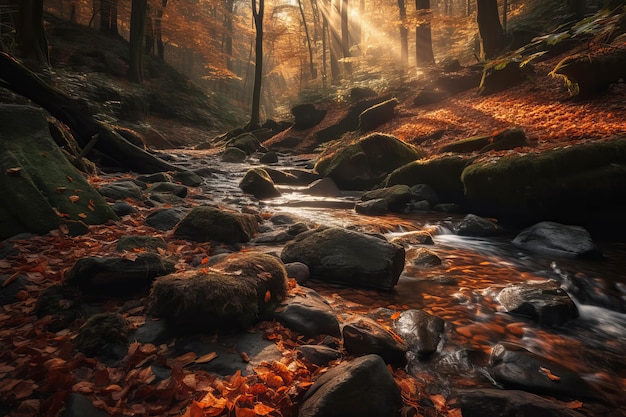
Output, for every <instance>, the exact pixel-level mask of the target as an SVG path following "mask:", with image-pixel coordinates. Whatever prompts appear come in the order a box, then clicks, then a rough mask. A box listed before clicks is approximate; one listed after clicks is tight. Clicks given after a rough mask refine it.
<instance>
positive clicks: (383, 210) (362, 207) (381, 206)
mask: <svg viewBox="0 0 626 417" xmlns="http://www.w3.org/2000/svg"><path fill="white" fill-rule="evenodd" d="M354 211H356V212H357V213H359V214H363V215H365V216H384V215H385V214H387V213H388V212H389V205H388V202H387V200H385V199H384V198H375V199H372V200H367V201H360V202H358V203H356V204H355V205H354Z"/></svg>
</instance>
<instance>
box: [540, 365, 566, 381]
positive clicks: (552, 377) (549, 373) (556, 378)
mask: <svg viewBox="0 0 626 417" xmlns="http://www.w3.org/2000/svg"><path fill="white" fill-rule="evenodd" d="M539 370H540V371H541V372H543V373H544V374H545V376H547V377H548V378H549V379H550V380H551V381H560V380H561V377H560V376H558V375H554V374H553V373H552V371H550V370H549V369H548V368H544V367H541V368H539Z"/></svg>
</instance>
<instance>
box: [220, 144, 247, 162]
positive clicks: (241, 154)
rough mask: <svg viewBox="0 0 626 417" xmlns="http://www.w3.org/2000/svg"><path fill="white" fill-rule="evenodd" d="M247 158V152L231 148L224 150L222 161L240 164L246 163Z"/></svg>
mask: <svg viewBox="0 0 626 417" xmlns="http://www.w3.org/2000/svg"><path fill="white" fill-rule="evenodd" d="M247 156H248V154H246V152H245V151H242V150H241V149H239V148H235V147H230V148H226V149H224V152H223V153H222V156H221V158H220V160H221V161H222V162H232V163H239V162H243V161H245V160H246V157H247Z"/></svg>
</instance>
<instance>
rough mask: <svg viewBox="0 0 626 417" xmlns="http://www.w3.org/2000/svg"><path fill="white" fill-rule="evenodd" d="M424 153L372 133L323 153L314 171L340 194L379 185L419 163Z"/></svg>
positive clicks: (386, 136)
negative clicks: (329, 180) (397, 171)
mask: <svg viewBox="0 0 626 417" xmlns="http://www.w3.org/2000/svg"><path fill="white" fill-rule="evenodd" d="M422 156H423V152H422V151H420V150H418V149H417V148H415V147H414V146H412V145H409V144H407V143H405V142H403V141H401V140H400V139H398V138H396V137H394V136H391V135H386V134H382V133H372V134H370V135H367V136H365V137H363V138H361V139H359V140H358V141H357V142H355V143H352V144H348V145H344V146H343V147H341V148H340V149H339V150H336V149H335V148H333V149H331V150H329V151H327V152H324V153H323V154H322V155H321V156H320V157H319V159H318V160H317V162H316V164H315V170H316V171H317V172H319V173H320V174H321V175H323V176H328V177H331V178H332V179H333V180H334V181H335V183H336V184H337V186H338V187H339V188H341V189H343V190H363V189H367V188H371V187H373V186H374V185H376V184H379V183H380V182H381V181H382V180H383V179H384V178H385V177H386V176H387V174H389V173H390V172H391V171H393V170H394V169H396V168H398V167H400V166H402V165H404V164H406V163H409V162H411V161H414V160H416V159H419V158H420V157H422Z"/></svg>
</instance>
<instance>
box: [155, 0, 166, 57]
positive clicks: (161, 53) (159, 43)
mask: <svg viewBox="0 0 626 417" xmlns="http://www.w3.org/2000/svg"><path fill="white" fill-rule="evenodd" d="M161 5H162V6H163V7H159V8H158V9H157V12H156V16H157V18H156V20H155V22H154V36H155V37H156V48H157V56H158V57H159V59H160V60H161V61H163V60H165V48H164V46H163V32H162V30H161V27H162V26H161V19H163V11H164V9H165V6H167V0H162V1H161Z"/></svg>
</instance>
